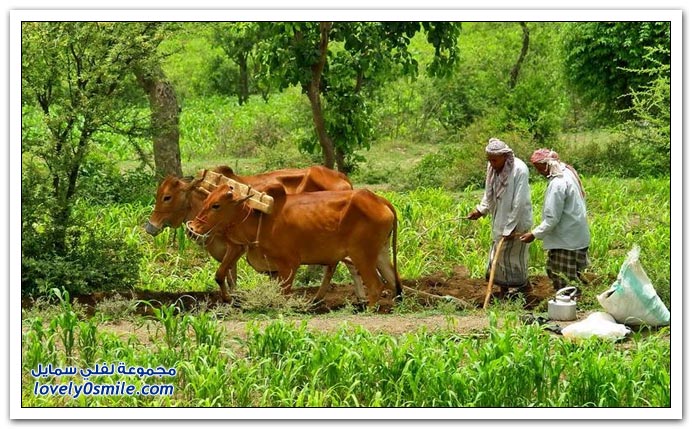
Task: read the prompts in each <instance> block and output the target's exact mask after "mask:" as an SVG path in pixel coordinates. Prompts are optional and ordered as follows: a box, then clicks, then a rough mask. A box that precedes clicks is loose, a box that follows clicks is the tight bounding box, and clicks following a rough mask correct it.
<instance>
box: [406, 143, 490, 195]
mask: <svg viewBox="0 0 692 429" xmlns="http://www.w3.org/2000/svg"><path fill="white" fill-rule="evenodd" d="M481 150H482V149H481ZM484 177H485V157H484V155H483V152H482V151H481V152H479V153H477V154H474V153H473V150H472V149H471V148H470V147H469V146H465V147H464V146H460V147H458V146H452V145H445V146H442V147H441V148H440V150H439V151H438V152H436V153H433V154H429V155H426V156H425V157H423V159H422V160H421V162H420V163H419V164H418V165H417V166H416V167H415V168H414V169H413V170H412V172H411V174H410V177H409V180H408V184H409V186H410V187H411V188H416V187H433V188H435V187H444V188H447V189H456V190H461V189H465V188H466V187H468V186H482V184H483V178H484Z"/></svg>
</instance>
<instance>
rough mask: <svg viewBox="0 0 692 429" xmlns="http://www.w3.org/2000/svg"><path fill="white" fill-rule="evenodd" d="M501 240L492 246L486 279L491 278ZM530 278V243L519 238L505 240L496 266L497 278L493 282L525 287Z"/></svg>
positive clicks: (507, 285)
mask: <svg viewBox="0 0 692 429" xmlns="http://www.w3.org/2000/svg"><path fill="white" fill-rule="evenodd" d="M498 243H499V240H497V241H494V242H493V244H492V246H490V256H489V258H488V267H487V270H486V272H485V279H486V280H489V279H490V270H491V268H492V263H493V256H495V249H496V246H497V244H498ZM528 280H529V245H528V244H526V243H522V242H521V241H519V240H518V239H516V238H514V239H512V240H505V242H504V243H503V244H502V249H500V254H499V255H498V260H497V266H496V267H495V278H494V279H493V283H494V284H496V285H499V286H505V287H523V286H525V285H526V283H527V281H528Z"/></svg>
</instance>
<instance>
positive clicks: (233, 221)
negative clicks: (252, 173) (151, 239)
mask: <svg viewBox="0 0 692 429" xmlns="http://www.w3.org/2000/svg"><path fill="white" fill-rule="evenodd" d="M265 192H267V193H268V194H269V195H271V196H272V197H273V198H274V208H273V210H272V213H271V214H269V215H267V214H263V213H261V212H258V211H255V210H253V209H252V208H250V207H249V206H248V205H247V204H245V202H244V200H243V199H242V198H239V197H237V196H235V195H234V194H233V191H232V190H231V189H230V188H229V187H228V185H222V186H219V187H218V188H217V189H216V190H215V191H214V192H212V193H211V194H209V196H208V197H207V199H206V201H205V203H204V207H203V208H202V210H201V211H200V213H199V214H198V215H197V217H196V218H195V220H193V221H190V222H188V224H187V226H188V230H189V231H191V232H192V233H193V234H197V235H199V236H201V237H203V238H205V239H209V238H211V237H213V238H214V239H222V240H224V241H225V242H227V243H233V244H236V245H241V246H247V248H248V257H252V258H253V259H254V258H257V259H261V260H264V261H266V263H267V265H268V266H270V267H272V268H275V269H276V271H278V275H279V279H280V280H281V286H282V289H283V291H284V292H286V293H287V292H290V290H291V286H292V284H293V280H294V278H295V275H296V271H297V269H298V267H299V266H300V265H303V264H307V265H325V266H328V267H334V266H335V265H336V264H337V263H338V262H339V261H341V260H343V259H344V258H347V257H348V258H350V259H351V261H352V262H353V264H354V265H355V268H356V269H357V270H358V273H359V274H360V276H361V278H362V280H363V283H364V284H365V287H366V289H367V298H368V305H369V306H374V305H375V304H377V302H378V301H379V299H380V298H381V297H393V296H400V295H401V282H400V280H399V275H398V272H397V267H396V265H397V263H396V234H397V217H396V211H395V209H394V207H393V206H392V205H391V203H390V202H389V201H387V200H385V199H384V198H382V197H379V196H377V195H375V194H374V193H372V192H370V191H368V190H366V189H359V190H349V191H325V192H311V193H304V194H294V195H287V194H286V192H285V190H284V189H283V188H282V187H280V186H270V187H269V188H267V189H265ZM390 237H391V247H392V253H393V255H392V259H393V262H391V261H390V260H389V258H390V255H389V245H390V241H389V240H390ZM378 269H379V273H378ZM383 280H384V281H386V284H385V283H384V282H383ZM326 287H328V284H325V283H323V284H322V287H320V290H319V291H318V294H317V295H318V297H320V296H322V295H323V294H324V292H325V289H326ZM385 288H387V292H384V291H385Z"/></svg>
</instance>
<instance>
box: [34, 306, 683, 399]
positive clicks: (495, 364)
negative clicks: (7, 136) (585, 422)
mask: <svg viewBox="0 0 692 429" xmlns="http://www.w3.org/2000/svg"><path fill="white" fill-rule="evenodd" d="M171 317H172V318H177V319H178V322H177V323H178V324H179V325H181V326H185V327H186V329H192V328H193V327H194V326H195V325H199V324H204V325H206V328H205V329H204V330H205V331H207V332H208V335H205V336H204V337H203V338H207V339H209V338H214V339H213V340H211V341H207V340H205V341H203V342H201V343H197V344H195V345H194V346H193V341H192V338H193V337H195V338H197V337H196V334H195V335H189V336H183V337H181V341H182V342H183V343H185V347H180V348H173V349H172V348H169V347H168V346H166V344H165V336H164V340H162V339H161V338H155V337H152V339H151V341H153V344H143V343H141V342H140V341H139V340H137V339H136V338H132V339H130V340H129V341H128V344H125V343H124V341H123V340H121V339H119V338H118V337H117V336H114V335H110V334H108V333H107V332H103V331H101V330H99V329H97V331H96V333H95V338H96V342H97V344H99V347H98V348H97V349H96V350H97V351H96V354H95V356H94V359H95V361H96V362H123V363H124V364H125V365H126V366H131V365H136V366H142V367H145V368H146V367H151V368H156V367H157V366H159V365H163V366H164V367H175V368H176V370H177V375H176V376H175V377H163V378H159V377H156V378H152V377H145V378H139V377H132V376H126V375H120V374H113V375H110V376H99V377H98V378H94V379H95V380H99V382H102V383H104V382H105V383H113V384H115V383H116V382H118V381H125V382H127V383H129V384H134V385H135V386H136V387H137V388H139V387H141V386H142V384H143V383H150V384H161V385H163V384H169V385H171V386H173V387H174V395H172V396H170V397H167V396H162V397H156V396H145V395H131V396H127V395H103V396H92V397H89V398H88V402H87V401H84V400H83V398H78V399H72V398H69V397H61V396H45V397H40V396H34V395H32V394H31V389H32V388H33V382H34V381H35V380H34V379H32V378H31V377H29V376H28V374H29V370H30V369H36V367H31V366H29V360H28V359H26V360H24V363H25V365H24V369H25V374H26V375H25V376H24V377H23V380H22V381H23V382H22V390H23V392H25V393H26V395H23V400H22V405H23V406H57V405H60V406H69V405H77V404H79V405H80V406H89V407H137V406H140V407H141V406H179V407H186V406H188V407H189V406H195V407H214V406H216V407H327V406H332V407H336V406H341V407H344V406H345V407H412V406H414V407H586V406H591V407H670V404H671V391H670V382H671V381H670V367H669V366H668V365H666V364H665V363H666V362H670V358H671V355H670V346H669V344H668V342H667V341H666V339H665V335H669V332H668V333H666V332H665V330H664V331H663V332H661V333H660V334H656V335H652V336H649V337H648V338H644V337H639V336H637V335H635V336H634V337H633V339H632V340H630V341H629V343H628V346H627V347H622V346H619V345H618V344H614V343H613V342H611V341H600V340H598V339H590V340H584V341H579V342H569V341H564V340H562V339H560V338H554V337H552V336H549V335H546V333H545V332H544V331H543V330H542V329H541V328H540V327H538V326H521V325H518V323H517V322H516V318H515V317H513V316H512V315H509V316H507V317H504V318H500V317H498V316H497V315H495V314H494V313H491V314H490V326H489V327H488V328H487V329H485V330H484V331H483V332H482V335H473V336H462V335H459V334H458V333H456V332H454V330H453V329H444V328H442V329H436V330H433V331H428V330H426V329H424V328H421V329H419V330H418V331H417V332H412V333H408V334H403V335H401V336H396V337H393V336H389V335H385V334H377V333H372V332H369V331H368V330H365V329H363V328H360V327H355V328H353V327H348V326H344V327H343V328H341V329H339V330H338V331H336V332H331V333H330V332H315V331H313V330H310V329H308V327H307V324H306V323H305V322H303V323H294V322H290V321H284V320H277V321H274V322H272V323H270V324H268V325H266V326H265V327H263V328H260V327H259V325H258V324H251V325H249V326H248V328H247V330H246V334H245V335H244V337H243V338H241V339H238V341H237V343H233V344H229V343H228V342H225V341H223V340H221V338H223V337H222V334H223V330H222V328H221V327H219V326H218V325H215V326H212V325H209V324H208V323H207V322H201V321H199V320H192V319H191V318H189V317H186V316H182V315H177V316H171ZM501 324H502V325H503V327H502V328H500V327H499V326H500V325H501ZM50 325H51V326H53V328H50V329H54V325H56V324H55V323H54V321H53V320H51V321H50ZM25 338H26V339H27V340H31V342H28V343H27V344H26V346H25V347H26V350H27V352H25V353H26V356H27V358H28V356H29V352H28V351H29V350H38V349H37V348H36V347H34V344H36V343H35V342H33V340H34V339H38V338H41V340H42V344H45V345H46V346H47V347H46V348H45V349H44V350H50V349H51V347H52V349H53V350H55V346H54V345H53V344H54V342H55V338H54V337H53V336H49V337H46V336H45V331H44V328H43V327H42V325H41V323H40V321H37V322H34V323H33V324H32V325H31V327H30V329H29V332H28V334H27V335H26V337H25ZM162 341H163V343H162ZM195 343H196V342H195ZM38 344H41V343H38ZM47 354H48V353H45V354H44V356H42V357H40V358H39V359H46V360H38V361H37V363H43V364H44V365H45V363H46V362H47V359H48V356H47ZM53 354H54V356H55V360H56V362H55V364H64V363H67V355H66V353H65V352H64V351H63V350H61V351H55V352H53ZM68 377H69V376H62V377H57V378H56V379H54V380H53V382H58V383H66V382H67V381H68V380H69V378H68ZM78 380H79V379H78V378H77V379H75V380H73V381H74V382H75V383H78V382H79V381H78Z"/></svg>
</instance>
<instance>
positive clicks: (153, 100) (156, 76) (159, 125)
mask: <svg viewBox="0 0 692 429" xmlns="http://www.w3.org/2000/svg"><path fill="white" fill-rule="evenodd" d="M136 75H137V80H138V81H139V83H140V85H141V86H142V88H144V90H145V91H146V93H147V95H148V96H149V106H150V107H151V125H152V129H153V132H154V136H153V139H154V165H155V166H156V175H157V177H159V178H161V177H165V176H167V175H174V176H178V177H180V176H182V175H183V169H182V165H181V162H180V142H179V140H180V132H179V130H178V122H179V117H178V114H179V108H178V100H177V98H176V96H175V91H174V90H173V87H172V86H171V84H170V83H169V82H167V81H166V80H165V76H164V74H163V70H161V68H160V67H157V69H156V70H154V72H153V73H148V72H143V71H138V72H136Z"/></svg>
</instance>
